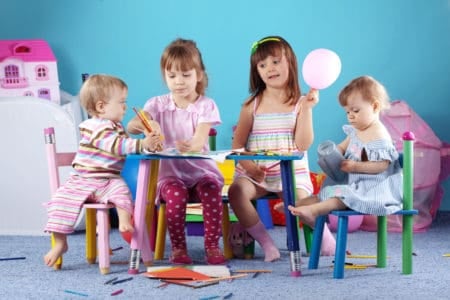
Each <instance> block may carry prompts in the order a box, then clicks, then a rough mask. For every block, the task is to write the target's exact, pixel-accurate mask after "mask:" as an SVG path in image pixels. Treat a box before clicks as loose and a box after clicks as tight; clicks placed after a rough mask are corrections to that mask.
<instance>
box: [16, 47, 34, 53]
mask: <svg viewBox="0 0 450 300" xmlns="http://www.w3.org/2000/svg"><path fill="white" fill-rule="evenodd" d="M15 52H16V53H30V52H31V49H30V47H27V46H18V47H17V48H16V49H15Z"/></svg>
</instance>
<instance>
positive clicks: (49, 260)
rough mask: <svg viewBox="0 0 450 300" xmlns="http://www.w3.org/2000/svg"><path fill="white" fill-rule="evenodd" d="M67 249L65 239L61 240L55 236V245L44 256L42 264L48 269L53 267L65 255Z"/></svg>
mask: <svg viewBox="0 0 450 300" xmlns="http://www.w3.org/2000/svg"><path fill="white" fill-rule="evenodd" d="M68 249H69V246H68V245H67V239H66V238H65V237H63V238H61V236H60V237H57V234H55V245H54V246H53V247H52V248H51V249H50V251H48V252H47V254H46V255H44V263H45V264H46V265H47V266H49V267H53V265H54V264H55V263H56V261H57V260H58V258H59V257H60V256H61V255H63V254H64V253H66V252H67V250H68Z"/></svg>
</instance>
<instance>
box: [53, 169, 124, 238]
mask: <svg viewBox="0 0 450 300" xmlns="http://www.w3.org/2000/svg"><path fill="white" fill-rule="evenodd" d="M131 198H132V196H131V192H130V189H129V188H128V186H127V184H126V183H125V181H124V180H123V179H122V178H120V177H118V178H117V177H116V178H94V177H89V178H86V177H81V176H78V175H72V176H70V178H69V179H68V180H67V182H66V183H65V184H64V185H63V186H61V187H59V188H58V190H57V191H56V193H55V194H54V195H53V197H52V199H51V200H50V202H48V203H47V213H48V221H47V225H46V226H45V229H44V230H45V231H46V232H58V233H63V234H69V233H72V232H73V231H74V226H75V223H76V221H77V218H78V216H79V215H80V212H81V208H82V206H83V203H85V202H90V203H105V204H106V203H112V204H113V205H114V206H116V207H118V208H121V209H123V210H125V211H127V212H128V213H130V214H132V213H133V204H132V201H131Z"/></svg>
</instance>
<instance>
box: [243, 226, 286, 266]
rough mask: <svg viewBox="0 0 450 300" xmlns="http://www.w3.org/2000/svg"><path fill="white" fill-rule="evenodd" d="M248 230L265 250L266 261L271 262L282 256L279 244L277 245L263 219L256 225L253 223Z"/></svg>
mask: <svg viewBox="0 0 450 300" xmlns="http://www.w3.org/2000/svg"><path fill="white" fill-rule="evenodd" d="M246 230H247V232H248V233H250V235H251V236H252V237H253V238H254V239H255V240H256V241H257V242H258V244H259V245H260V246H261V248H262V249H263V250H264V256H265V258H264V261H267V262H270V261H274V260H277V259H279V258H280V251H278V248H277V246H275V243H274V242H273V240H272V238H271V237H270V235H269V233H268V232H267V230H266V227H264V224H263V223H262V222H261V221H258V223H256V225H253V226H251V227H249V228H247V229H246Z"/></svg>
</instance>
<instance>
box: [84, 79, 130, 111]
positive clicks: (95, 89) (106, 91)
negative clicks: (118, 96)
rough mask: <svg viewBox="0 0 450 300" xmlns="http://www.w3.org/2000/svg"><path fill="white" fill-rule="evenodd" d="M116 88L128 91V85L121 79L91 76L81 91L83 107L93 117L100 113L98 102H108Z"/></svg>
mask: <svg viewBox="0 0 450 300" xmlns="http://www.w3.org/2000/svg"><path fill="white" fill-rule="evenodd" d="M114 88H118V89H128V86H127V84H126V83H125V82H124V81H123V80H122V79H120V78H117V77H114V76H110V75H104V74H96V75H91V76H89V77H88V78H87V79H86V81H85V82H84V83H83V85H82V86H81V89H80V102H81V106H83V108H84V109H85V110H86V111H87V113H88V114H89V115H91V116H94V115H96V114H97V113H98V111H97V110H96V108H95V106H96V104H97V102H99V101H104V102H108V99H109V98H110V97H111V96H112V94H113V93H114Z"/></svg>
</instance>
